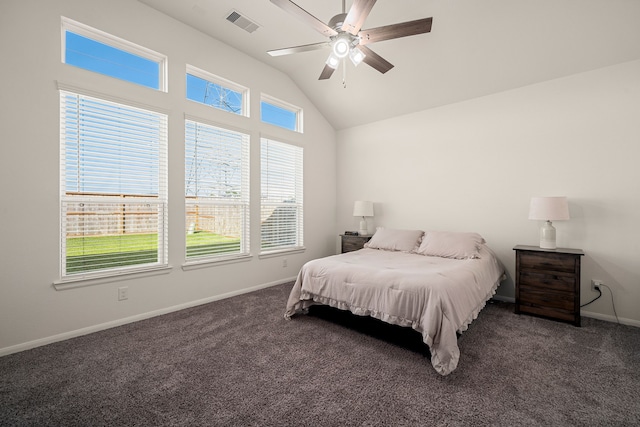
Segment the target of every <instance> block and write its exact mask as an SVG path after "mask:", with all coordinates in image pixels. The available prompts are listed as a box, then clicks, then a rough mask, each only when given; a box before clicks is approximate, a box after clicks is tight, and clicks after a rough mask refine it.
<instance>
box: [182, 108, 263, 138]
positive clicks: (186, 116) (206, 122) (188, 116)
mask: <svg viewBox="0 0 640 427" xmlns="http://www.w3.org/2000/svg"><path fill="white" fill-rule="evenodd" d="M236 115H237V114H236ZM239 117H242V116H239ZM184 120H185V121H187V120H188V121H191V122H198V123H202V124H204V125H209V126H213V127H217V128H221V129H224V130H230V131H233V132H238V133H243V134H245V135H249V138H251V133H252V132H253V131H252V130H250V129H247V128H241V127H238V126H233V125H230V124H228V123H223V122H218V121H215V120H211V119H205V118H204V117H200V116H195V115H193V114H188V113H184Z"/></svg>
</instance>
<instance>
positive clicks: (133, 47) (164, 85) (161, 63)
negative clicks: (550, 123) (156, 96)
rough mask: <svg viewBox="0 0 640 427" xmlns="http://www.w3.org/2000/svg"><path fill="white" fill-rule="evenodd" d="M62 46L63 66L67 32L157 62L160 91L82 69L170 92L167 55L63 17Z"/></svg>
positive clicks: (61, 24)
mask: <svg viewBox="0 0 640 427" xmlns="http://www.w3.org/2000/svg"><path fill="white" fill-rule="evenodd" d="M60 26H61V32H60V33H61V44H60V46H61V47H62V48H61V61H62V63H63V64H67V62H66V53H67V49H66V44H67V43H66V41H67V40H66V33H67V31H69V32H72V33H75V34H78V35H80V36H82V37H85V38H88V39H91V40H94V41H97V42H99V43H103V44H106V45H108V46H110V47H112V48H115V49H119V50H122V51H124V52H126V53H129V54H131V55H135V56H139V57H142V58H144V59H147V60H150V61H153V62H156V63H157V64H158V80H159V81H158V89H155V88H151V87H149V86H145V85H141V84H139V83H136V82H132V81H130V80H125V79H121V78H119V77H114V76H111V75H109V74H104V73H98V72H96V71H92V70H87V69H86V68H81V67H80V68H81V69H83V70H86V71H89V72H92V73H96V74H101V75H105V76H108V77H111V78H115V79H118V80H121V81H125V82H128V83H132V84H135V85H137V86H141V87H145V88H148V89H153V90H158V91H160V92H168V91H169V86H168V78H167V71H168V57H167V56H166V55H163V54H161V53H158V52H156V51H154V50H151V49H149V48H146V47H144V46H140V45H138V44H136V43H133V42H130V41H128V40H125V39H123V38H120V37H117V36H114V35H112V34H109V33H107V32H105V31H102V30H98V29H97V28H93V27H91V26H89V25H86V24H83V23H80V22H77V21H74V20H72V19H69V18H67V17H64V16H62V17H61V23H60ZM69 65H71V66H74V65H72V64H69Z"/></svg>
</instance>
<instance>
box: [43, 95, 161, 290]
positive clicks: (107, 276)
mask: <svg viewBox="0 0 640 427" xmlns="http://www.w3.org/2000/svg"><path fill="white" fill-rule="evenodd" d="M58 91H59V97H60V100H59V102H60V112H59V126H60V129H59V131H60V148H59V149H60V161H59V167H60V184H59V185H60V187H59V188H60V192H59V203H60V208H59V209H60V211H59V212H60V230H59V239H60V240H59V243H60V255H59V261H60V276H59V277H60V278H59V280H57V281H55V282H54V286H55V288H56V289H57V290H62V289H67V288H73V287H79V286H88V285H91V284H96V283H102V282H104V281H111V280H114V278H115V277H121V276H127V275H149V274H164V273H167V272H169V271H170V270H171V266H170V265H169V259H168V213H169V212H168V211H169V203H168V140H169V137H168V135H169V133H168V121H169V117H168V113H167V112H166V111H161V110H160V109H156V108H153V107H149V106H147V105H141V104H138V103H135V102H129V101H127V100H124V99H121V98H116V97H113V96H109V95H104V94H100V93H96V92H93V91H86V90H82V89H78V88H76V87H73V86H68V85H64V84H60V83H58ZM66 96H77V97H78V98H89V99H91V100H95V101H97V102H100V103H102V104H112V105H115V106H117V107H124V108H129V109H132V110H142V111H143V112H144V113H145V114H152V115H156V117H157V118H158V122H159V127H158V137H159V139H158V148H157V150H158V176H157V193H158V194H157V196H155V197H157V199H156V200H155V201H153V202H152V201H149V200H147V199H145V197H147V196H144V195H143V196H142V198H141V197H137V196H133V195H129V197H130V199H129V200H130V202H129V203H145V204H149V203H151V204H153V205H154V206H157V207H158V213H157V215H158V219H157V223H156V230H157V260H156V262H153V263H140V264H132V265H128V266H115V267H110V268H103V269H89V270H85V271H82V272H78V273H69V272H68V271H67V268H66V267H67V264H66V263H67V259H66V258H67V243H68V242H67V239H68V236H67V230H68V225H67V218H66V215H65V213H66V210H65V209H66V205H67V204H68V203H100V202H101V201H104V202H105V203H107V204H109V203H115V202H116V200H117V201H118V203H122V202H121V201H120V200H121V199H118V198H117V196H116V195H115V193H114V194H110V195H108V196H106V197H105V198H104V199H98V198H96V196H95V195H87V196H86V197H84V196H83V197H82V198H81V197H75V198H74V197H73V196H69V195H68V194H67V192H68V191H69V190H68V189H67V185H66V181H67V161H66V156H67V148H66V146H67V138H66V136H67V134H66V132H67V128H66V126H65V125H66V123H67V122H66V118H65V117H64V115H65V112H66V110H65V108H64V107H65V105H66V102H67V100H65V97H66ZM78 166H80V163H78ZM151 196H152V197H153V195H151ZM83 200H84V201H83ZM78 282H81V283H80V284H78Z"/></svg>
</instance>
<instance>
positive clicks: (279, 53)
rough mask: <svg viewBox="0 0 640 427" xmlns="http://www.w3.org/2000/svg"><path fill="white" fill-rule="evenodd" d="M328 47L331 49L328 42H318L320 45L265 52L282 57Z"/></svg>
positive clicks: (306, 45)
mask: <svg viewBox="0 0 640 427" xmlns="http://www.w3.org/2000/svg"><path fill="white" fill-rule="evenodd" d="M328 47H331V45H330V44H329V42H320V43H312V44H305V45H302V46H294V47H285V48H282V49H274V50H269V51H267V53H268V54H269V55H271V56H283V55H290V54H292V53H301V52H309V51H312V50H319V49H325V48H328Z"/></svg>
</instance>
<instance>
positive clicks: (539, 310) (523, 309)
mask: <svg viewBox="0 0 640 427" xmlns="http://www.w3.org/2000/svg"><path fill="white" fill-rule="evenodd" d="M520 313H526V314H535V315H536V316H543V317H549V318H552V319H557V320H564V321H567V322H572V323H574V324H575V325H576V326H580V321H579V320H576V315H575V314H574V312H573V311H566V310H560V309H555V308H550V307H539V306H535V305H532V306H528V305H521V306H520ZM579 318H580V317H578V319H579Z"/></svg>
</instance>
